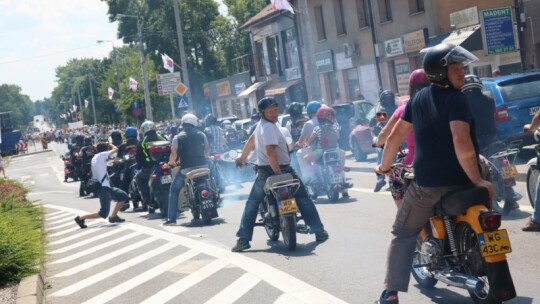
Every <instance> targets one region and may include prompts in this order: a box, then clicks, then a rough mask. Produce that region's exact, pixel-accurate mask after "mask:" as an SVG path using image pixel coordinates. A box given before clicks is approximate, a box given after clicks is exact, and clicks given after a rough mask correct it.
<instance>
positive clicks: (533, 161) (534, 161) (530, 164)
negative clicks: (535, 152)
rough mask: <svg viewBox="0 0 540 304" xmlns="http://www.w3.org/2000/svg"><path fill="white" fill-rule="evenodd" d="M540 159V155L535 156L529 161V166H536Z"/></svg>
mask: <svg viewBox="0 0 540 304" xmlns="http://www.w3.org/2000/svg"><path fill="white" fill-rule="evenodd" d="M537 161H538V157H533V158H531V159H530V160H529V161H528V162H527V167H530V166H536V165H537Z"/></svg>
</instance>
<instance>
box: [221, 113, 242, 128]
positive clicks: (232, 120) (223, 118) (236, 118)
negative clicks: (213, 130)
mask: <svg viewBox="0 0 540 304" xmlns="http://www.w3.org/2000/svg"><path fill="white" fill-rule="evenodd" d="M225 120H228V121H230V122H231V124H233V123H234V122H235V121H237V120H238V117H236V115H233V116H225V117H220V118H218V119H217V121H218V125H219V126H220V127H222V128H223V122H224V121H225Z"/></svg>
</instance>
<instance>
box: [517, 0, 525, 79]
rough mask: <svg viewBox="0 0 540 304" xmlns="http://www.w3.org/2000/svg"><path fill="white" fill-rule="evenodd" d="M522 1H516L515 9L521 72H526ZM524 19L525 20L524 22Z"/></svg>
mask: <svg viewBox="0 0 540 304" xmlns="http://www.w3.org/2000/svg"><path fill="white" fill-rule="evenodd" d="M521 4H522V3H521V0H514V9H515V12H516V25H517V31H518V42H519V58H520V61H521V72H525V69H526V68H525V39H524V37H523V31H524V30H525V29H524V24H525V21H526V20H525V15H523V16H522V15H521V14H522V13H521ZM522 19H523V20H522Z"/></svg>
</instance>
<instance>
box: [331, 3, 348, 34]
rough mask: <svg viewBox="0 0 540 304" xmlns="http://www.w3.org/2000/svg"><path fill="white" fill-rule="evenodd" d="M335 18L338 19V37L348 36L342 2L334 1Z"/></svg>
mask: <svg viewBox="0 0 540 304" xmlns="http://www.w3.org/2000/svg"><path fill="white" fill-rule="evenodd" d="M334 17H335V19H336V30H337V34H338V36H339V35H345V34H347V29H346V27H345V18H343V1H342V0H334Z"/></svg>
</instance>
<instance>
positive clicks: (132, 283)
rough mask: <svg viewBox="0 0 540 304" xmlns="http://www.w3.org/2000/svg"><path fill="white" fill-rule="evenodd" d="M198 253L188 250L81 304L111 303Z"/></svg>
mask: <svg viewBox="0 0 540 304" xmlns="http://www.w3.org/2000/svg"><path fill="white" fill-rule="evenodd" d="M198 254H199V252H197V251H195V250H189V251H187V252H184V253H183V254H181V255H179V256H177V257H175V258H172V259H170V260H167V261H165V262H164V263H162V264H160V265H158V266H156V267H154V268H152V269H150V270H148V271H145V272H143V273H141V274H139V275H138V276H136V277H134V278H131V279H129V280H127V281H125V282H123V283H120V284H118V285H116V286H115V287H113V288H111V289H109V290H107V291H105V292H102V293H100V294H99V295H98V296H95V297H93V298H91V299H90V300H88V301H86V302H84V303H83V304H91V303H92V304H93V303H98V304H99V303H105V302H108V301H111V300H113V299H114V298H116V297H118V296H119V295H121V294H123V293H125V292H126V291H127V290H131V289H133V288H135V287H137V286H139V285H141V284H143V283H145V282H148V281H149V280H151V279H153V278H155V277H157V276H158V275H160V274H162V273H164V272H165V271H167V270H168V269H170V268H172V267H174V266H176V265H178V264H181V263H183V262H185V261H187V260H189V259H191V258H193V257H195V256H196V255H198ZM151 303H152V304H154V303H165V302H151Z"/></svg>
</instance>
